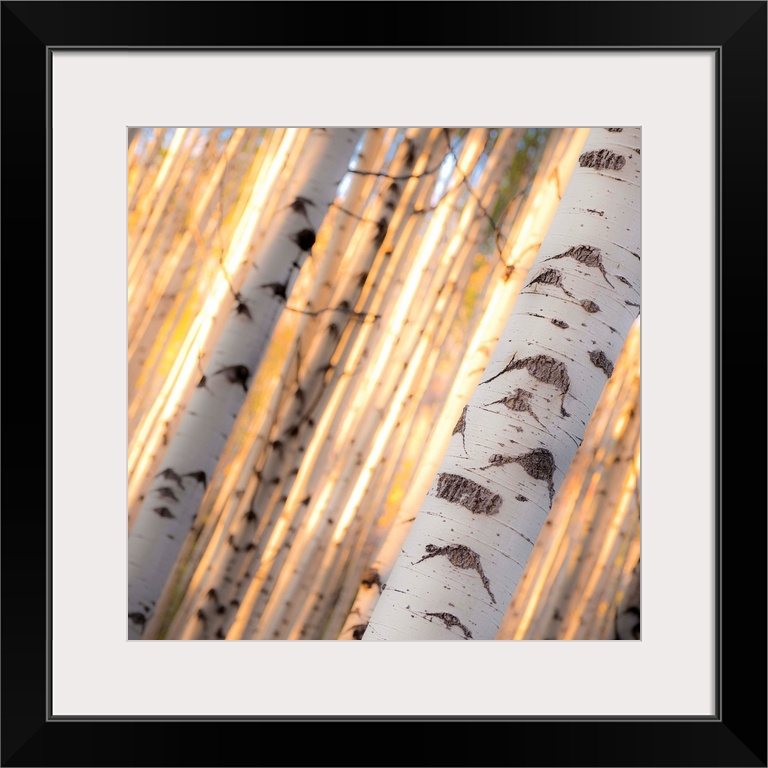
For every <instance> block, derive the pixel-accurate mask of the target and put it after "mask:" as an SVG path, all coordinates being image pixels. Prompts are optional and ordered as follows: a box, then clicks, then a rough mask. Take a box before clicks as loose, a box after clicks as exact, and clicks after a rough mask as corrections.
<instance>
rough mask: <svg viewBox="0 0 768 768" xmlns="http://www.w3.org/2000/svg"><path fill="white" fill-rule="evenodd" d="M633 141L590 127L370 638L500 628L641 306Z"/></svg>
mask: <svg viewBox="0 0 768 768" xmlns="http://www.w3.org/2000/svg"><path fill="white" fill-rule="evenodd" d="M639 144H640V131H639V129H634V128H623V129H621V128H613V129H601V128H598V129H593V130H592V131H590V135H589V137H588V138H587V141H586V143H585V146H584V150H583V152H582V154H581V156H580V157H579V163H578V165H579V167H578V168H576V170H575V171H574V174H573V176H572V178H571V181H570V183H569V185H568V187H567V190H566V192H565V195H564V197H563V199H562V201H561V203H560V206H559V208H558V211H557V213H556V215H555V217H554V219H553V222H552V225H551V227H550V229H549V231H548V233H547V236H546V238H545V239H544V242H543V243H542V245H541V248H540V249H539V252H538V255H537V257H536V260H535V261H534V264H533V267H532V269H531V272H530V274H529V277H528V280H527V283H526V285H525V286H524V287H523V289H522V291H521V293H520V296H519V298H518V300H517V302H516V304H515V307H514V311H513V312H512V314H511V316H510V319H509V321H508V323H507V325H506V327H505V329H504V331H503V333H502V335H501V340H500V342H499V344H498V346H497V347H496V349H495V351H494V354H493V356H492V358H491V362H490V363H489V365H488V367H487V369H486V372H485V375H484V376H483V377H482V381H481V383H480V384H479V385H478V386H477V388H476V389H475V391H474V393H473V395H472V397H471V398H470V401H469V403H468V405H467V407H466V409H465V410H464V412H463V414H462V416H461V418H460V420H459V423H458V424H457V425H456V428H455V430H454V434H453V436H452V440H451V442H450V444H449V449H448V452H447V454H446V456H445V458H444V460H443V462H442V463H441V465H440V469H439V471H438V474H437V477H436V478H435V481H434V483H433V485H432V488H431V489H430V491H429V494H428V495H427V498H426V500H425V502H424V504H423V505H422V507H421V510H420V512H419V514H418V515H417V517H416V520H415V521H414V523H413V526H412V528H411V531H410V533H409V536H408V538H407V540H406V542H405V543H404V545H403V549H402V551H401V555H400V557H399V558H398V560H397V562H396V564H395V567H394V568H393V571H392V574H391V576H390V578H389V580H388V581H387V583H386V585H385V589H384V591H383V593H382V594H381V596H380V598H379V601H378V603H377V605H376V608H375V610H374V612H373V615H372V616H371V620H370V622H369V625H368V628H367V630H366V631H365V634H364V635H363V638H362V639H363V640H369V641H372V640H469V639H489V640H490V639H493V638H494V636H495V635H496V632H497V630H498V628H499V625H500V623H501V620H502V618H503V616H504V612H505V609H506V607H507V606H508V604H509V601H510V599H511V596H512V594H513V592H514V589H515V586H516V584H517V582H518V580H519V578H520V575H521V574H522V571H523V568H524V566H525V563H526V561H527V559H528V556H529V554H530V552H531V549H532V547H533V543H534V541H535V539H536V537H537V536H538V534H539V532H540V530H541V528H542V526H543V525H544V522H545V521H546V518H547V514H548V511H549V509H550V506H551V504H552V501H553V499H554V496H555V493H556V491H557V489H558V487H559V486H560V483H561V482H562V479H563V477H564V475H565V472H566V470H567V468H568V465H569V464H570V462H571V460H572V458H573V456H574V454H575V452H576V448H577V447H578V445H579V443H580V441H581V439H582V436H583V433H584V430H585V428H586V425H587V423H588V421H589V419H590V416H591V414H592V411H593V410H594V408H595V405H596V404H597V402H598V400H599V398H600V394H601V392H602V390H603V387H604V385H605V383H606V381H607V379H608V378H609V377H610V375H611V373H612V371H613V364H614V361H615V360H616V358H617V356H618V354H619V352H620V350H621V347H622V345H623V342H624V339H625V338H626V336H627V334H628V332H629V329H630V327H631V325H632V322H633V320H634V319H635V317H636V316H637V313H638V310H639V289H640V256H639V254H640V156H639Z"/></svg>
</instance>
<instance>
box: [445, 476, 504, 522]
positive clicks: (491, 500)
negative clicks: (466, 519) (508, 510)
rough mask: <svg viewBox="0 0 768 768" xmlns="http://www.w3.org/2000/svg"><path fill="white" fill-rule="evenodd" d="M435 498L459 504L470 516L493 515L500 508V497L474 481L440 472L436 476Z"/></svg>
mask: <svg viewBox="0 0 768 768" xmlns="http://www.w3.org/2000/svg"><path fill="white" fill-rule="evenodd" d="M437 497H438V498H439V499H446V500H448V501H450V502H451V503H453V504H460V505H461V506H462V507H464V508H466V509H468V510H469V511H470V512H472V514H475V515H479V514H485V515H495V514H496V513H497V512H498V511H499V509H500V508H501V501H502V499H501V496H499V494H498V493H492V492H491V491H489V490H488V489H487V488H484V487H483V486H482V485H478V484H477V483H476V482H475V481H474V480H470V479H469V478H467V477H462V476H461V475H452V474H449V473H447V472H442V473H440V474H439V475H438V476H437Z"/></svg>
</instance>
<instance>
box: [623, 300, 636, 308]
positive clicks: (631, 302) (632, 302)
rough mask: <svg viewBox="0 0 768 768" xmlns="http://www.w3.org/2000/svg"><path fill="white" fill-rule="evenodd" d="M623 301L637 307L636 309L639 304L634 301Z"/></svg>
mask: <svg viewBox="0 0 768 768" xmlns="http://www.w3.org/2000/svg"><path fill="white" fill-rule="evenodd" d="M624 303H625V304H627V305H628V306H630V307H637V308H638V309H639V308H640V305H639V304H635V302H634V301H625V302H624Z"/></svg>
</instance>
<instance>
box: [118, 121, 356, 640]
mask: <svg viewBox="0 0 768 768" xmlns="http://www.w3.org/2000/svg"><path fill="white" fill-rule="evenodd" d="M361 134H362V130H360V129H341V128H338V129H327V130H324V129H317V130H314V131H313V132H312V134H311V136H310V138H309V139H308V145H307V147H306V150H305V152H306V154H305V155H304V157H303V163H302V167H301V168H300V169H297V171H298V173H297V176H296V179H295V181H294V182H293V183H292V185H291V190H290V191H291V197H292V198H293V203H292V204H291V205H289V206H288V207H287V208H285V209H284V210H283V211H281V212H279V213H278V214H277V216H276V217H275V220H274V223H273V226H272V228H271V230H270V232H269V234H268V235H267V237H266V239H265V241H264V243H263V244H262V248H261V252H262V253H261V257H260V258H259V260H258V262H257V263H256V264H255V265H254V270H253V271H252V273H251V275H250V276H249V277H248V278H247V279H246V281H245V283H244V284H243V287H242V289H241V291H240V295H239V300H238V304H237V306H236V310H235V311H234V312H233V314H232V316H231V317H230V319H229V321H228V323H227V325H226V327H225V328H224V331H223V332H222V335H221V337H220V339H219V342H218V344H217V347H216V349H215V351H214V353H213V355H212V360H211V363H210V364H209V365H208V367H207V368H206V370H205V374H204V376H203V378H202V379H201V381H200V385H199V386H198V388H197V389H196V390H195V393H194V395H193V397H192V399H191V400H190V403H189V405H188V407H187V410H186V412H185V414H184V417H183V418H182V420H181V423H180V424H179V427H178V429H177V431H176V434H175V435H174V437H173V440H172V441H171V443H170V445H169V446H168V450H167V453H166V459H165V462H164V468H163V470H162V471H161V472H160V474H159V475H158V477H157V478H156V479H155V482H154V483H153V484H152V487H151V488H150V490H149V492H148V493H147V494H146V497H145V500H144V503H143V504H142V507H141V509H140V510H139V513H138V515H137V518H136V522H135V524H134V526H133V528H132V530H131V534H130V536H129V542H128V569H129V573H128V593H129V596H128V613H129V620H128V627H129V637H130V638H132V639H135V638H139V637H141V633H142V630H143V628H144V626H145V624H146V621H147V619H148V618H149V616H151V614H152V611H153V607H154V605H155V603H156V601H157V599H158V597H159V595H160V593H161V591H162V589H163V585H164V584H165V581H166V579H167V577H168V574H169V573H170V571H171V569H172V568H173V564H174V562H175V559H176V556H177V554H178V552H179V550H180V548H181V546H182V544H183V541H184V538H185V536H186V534H187V532H188V530H189V527H190V525H191V524H192V521H193V519H194V516H195V513H196V512H197V509H198V506H199V504H200V500H201V499H202V496H203V493H204V491H205V489H206V486H207V481H208V479H209V478H210V477H211V474H212V473H213V470H214V468H215V466H216V463H217V461H218V458H219V455H220V454H221V451H222V449H223V447H224V443H225V441H226V438H227V436H228V434H229V431H230V429H231V427H232V425H233V423H234V421H235V418H236V417H237V414H238V411H239V410H240V407H241V405H242V403H243V401H244V400H245V394H246V393H247V391H248V385H249V384H250V382H251V377H252V376H253V373H254V372H255V370H256V368H257V366H258V364H259V362H260V360H261V357H262V354H263V352H264V348H265V347H266V344H267V342H268V341H269V338H270V337H271V334H272V330H273V329H274V326H275V323H276V322H277V317H278V315H279V313H280V312H281V311H282V308H283V306H284V304H285V301H286V299H287V297H288V296H289V295H290V289H291V287H292V285H293V282H294V281H295V277H296V274H297V272H298V270H299V269H300V267H301V264H302V263H303V261H304V259H305V258H306V257H307V255H309V254H310V253H311V249H312V246H313V245H314V242H315V233H316V231H317V228H318V227H319V225H320V221H321V220H322V217H323V215H324V214H325V211H326V210H327V208H328V206H329V205H330V204H331V203H332V202H333V199H334V196H335V192H336V187H337V185H338V183H339V181H340V180H341V178H342V176H343V175H344V172H345V171H346V169H347V163H348V161H349V159H350V158H351V156H352V153H353V150H354V148H355V145H356V143H357V140H358V139H359V137H360V135H361Z"/></svg>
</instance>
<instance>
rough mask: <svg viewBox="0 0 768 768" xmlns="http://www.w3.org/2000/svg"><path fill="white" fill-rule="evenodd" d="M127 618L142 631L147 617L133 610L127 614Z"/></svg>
mask: <svg viewBox="0 0 768 768" xmlns="http://www.w3.org/2000/svg"><path fill="white" fill-rule="evenodd" d="M128 618H129V619H130V620H131V621H132V622H133V623H134V624H138V625H139V626H140V627H141V630H142V632H143V631H144V625H145V624H146V623H147V617H146V616H145V615H144V614H143V613H141V612H139V611H134V612H133V613H129V614H128Z"/></svg>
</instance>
